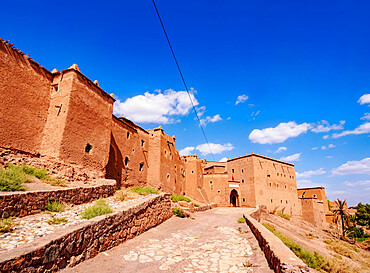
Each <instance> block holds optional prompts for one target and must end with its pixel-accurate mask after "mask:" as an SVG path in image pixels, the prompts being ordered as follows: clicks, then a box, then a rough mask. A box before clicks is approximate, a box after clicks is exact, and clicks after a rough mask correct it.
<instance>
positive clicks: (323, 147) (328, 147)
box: [321, 144, 335, 150]
mask: <svg viewBox="0 0 370 273" xmlns="http://www.w3.org/2000/svg"><path fill="white" fill-rule="evenodd" d="M331 148H335V145H334V144H329V145H328V146H321V150H326V149H331Z"/></svg>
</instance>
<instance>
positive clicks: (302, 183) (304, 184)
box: [297, 179, 322, 189]
mask: <svg viewBox="0 0 370 273" xmlns="http://www.w3.org/2000/svg"><path fill="white" fill-rule="evenodd" d="M321 186H322V185H320V184H318V183H315V182H312V181H311V180H308V179H299V180H297V187H298V189H299V188H313V187H321Z"/></svg>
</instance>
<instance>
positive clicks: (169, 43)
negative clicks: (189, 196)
mask: <svg viewBox="0 0 370 273" xmlns="http://www.w3.org/2000/svg"><path fill="white" fill-rule="evenodd" d="M152 2H153V5H154V8H155V11H156V13H157V15H158V19H159V22H160V23H161V26H162V29H163V32H164V35H165V36H166V39H167V42H168V45H169V47H170V49H171V53H172V56H173V58H174V60H175V63H176V66H177V69H178V70H179V73H180V76H181V79H182V82H183V83H184V86H185V90H186V92H187V93H188V96H189V99H190V102H191V105H192V106H193V110H194V113H195V116H196V117H197V119H198V123H199V127H200V128H201V129H202V133H203V136H204V139H205V140H206V142H207V144H208V148H209V151H210V152H211V154H212V158H213V160H214V161H216V159H215V156H214V154H213V152H212V149H211V145H210V143H209V141H208V138H207V136H206V133H205V131H204V128H203V125H202V123H201V121H200V118H199V115H198V111H197V109H196V108H195V105H194V102H193V99H192V98H191V95H190V92H189V89H188V86H187V84H186V82H185V78H184V76H183V74H182V72H181V68H180V65H179V62H178V61H177V58H176V55H175V52H174V51H173V48H172V45H171V42H170V39H169V38H168V35H167V32H166V28H165V27H164V24H163V21H162V18H161V16H160V15H159V11H158V8H157V5H156V4H155V1H154V0H152Z"/></svg>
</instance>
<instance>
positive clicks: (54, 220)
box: [48, 215, 68, 225]
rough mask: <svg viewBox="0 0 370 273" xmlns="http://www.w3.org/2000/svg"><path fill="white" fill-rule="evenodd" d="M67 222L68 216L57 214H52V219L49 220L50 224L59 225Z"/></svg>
mask: <svg viewBox="0 0 370 273" xmlns="http://www.w3.org/2000/svg"><path fill="white" fill-rule="evenodd" d="M66 222H68V219H67V217H56V216H55V215H53V216H51V219H49V220H48V224H49V225H58V224H61V223H66Z"/></svg>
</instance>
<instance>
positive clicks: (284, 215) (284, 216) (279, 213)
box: [278, 212, 292, 220]
mask: <svg viewBox="0 0 370 273" xmlns="http://www.w3.org/2000/svg"><path fill="white" fill-rule="evenodd" d="M278 215H279V216H280V217H281V218H284V219H286V220H290V218H291V217H292V216H290V215H289V214H285V213H282V212H278Z"/></svg>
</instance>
